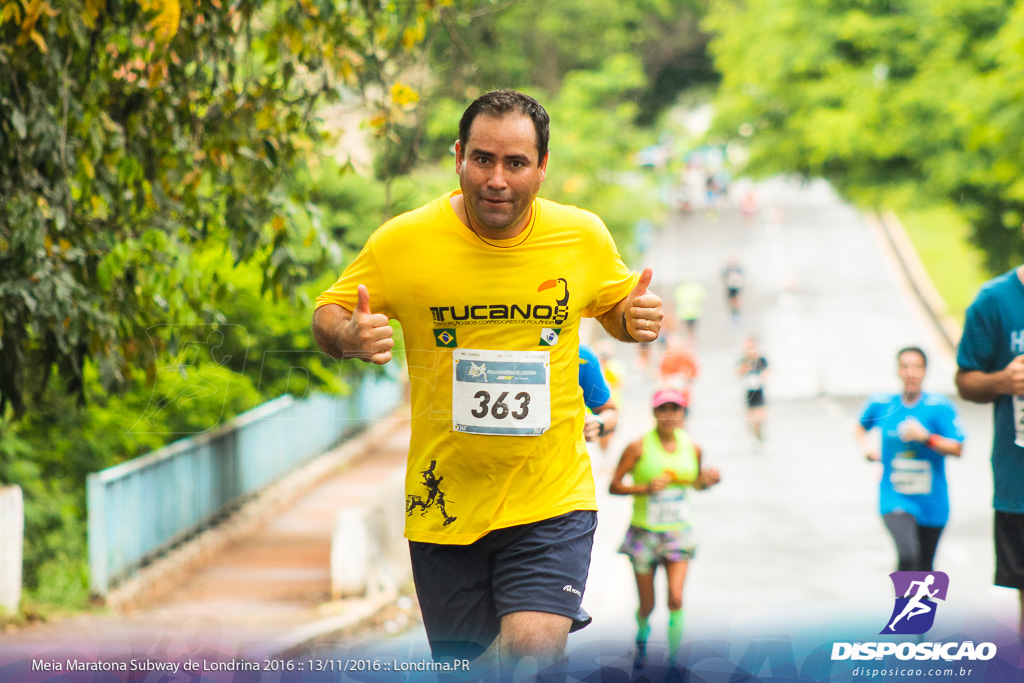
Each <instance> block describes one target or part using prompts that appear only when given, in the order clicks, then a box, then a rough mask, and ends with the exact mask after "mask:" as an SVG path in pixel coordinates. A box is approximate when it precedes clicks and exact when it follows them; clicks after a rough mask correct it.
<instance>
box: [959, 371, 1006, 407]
mask: <svg viewBox="0 0 1024 683" xmlns="http://www.w3.org/2000/svg"><path fill="white" fill-rule="evenodd" d="M1004 374H1005V373H1004V371H1002V370H1000V371H999V372H981V371H980V370H957V371H956V390H957V393H958V394H960V398H962V399H964V400H967V401H971V402H973V403H992V402H993V401H995V400H996V399H997V398H999V397H1000V396H1002V395H1003V394H1005V393H1007V392H1006V391H1004V389H1003V387H1004V385H1005V381H1004V380H1005V378H1004V377H1003V375H1004Z"/></svg>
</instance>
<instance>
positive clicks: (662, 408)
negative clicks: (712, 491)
mask: <svg viewBox="0 0 1024 683" xmlns="http://www.w3.org/2000/svg"><path fill="white" fill-rule="evenodd" d="M685 400H686V399H685V398H684V397H683V395H682V394H681V393H679V392H678V391H676V390H674V389H662V390H661V391H658V392H657V393H655V394H654V399H653V401H652V404H653V408H654V418H655V420H657V426H656V427H655V428H654V429H653V430H651V431H650V432H648V433H647V434H645V435H644V436H643V437H642V438H640V439H637V440H636V441H634V442H632V443H631V444H629V445H628V446H627V447H626V450H624V451H623V452H622V457H621V458H620V459H619V464H618V467H616V468H615V474H614V475H612V481H611V485H610V486H609V488H608V490H609V492H611V493H613V494H617V495H623V496H633V518H632V520H631V521H630V526H629V529H628V530H627V531H626V538H625V540H624V541H623V542H622V546H621V547H620V548H619V552H621V553H624V554H625V555H628V556H629V559H630V562H632V564H633V572H634V574H635V575H636V587H637V592H638V593H639V597H640V607H639V609H638V610H637V614H636V618H637V624H638V627H639V628H638V631H637V637H636V658H635V660H634V666H636V667H637V668H639V667H641V666H643V663H644V660H645V658H646V651H647V636H648V635H649V633H650V630H651V628H650V624H649V623H648V619H649V618H650V616H651V612H653V611H654V573H655V570H656V569H657V568H658V565H663V566H664V567H665V572H666V573H667V575H668V609H669V629H668V635H669V653H670V654H674V653H675V651H676V649H677V648H678V647H679V644H680V642H682V637H683V583H684V582H685V580H686V568H687V565H688V562H689V561H690V559H691V558H693V556H694V554H695V551H696V546H695V545H694V542H693V538H692V531H691V527H690V518H689V513H688V510H687V506H686V495H687V492H688V491H689V490H690V489H691V488H693V489H697V490H702V489H706V488H708V487H709V486H713V485H715V484H717V483H718V481H719V480H720V478H721V477H720V475H719V472H718V470H717V469H715V468H713V467H712V468H708V469H703V468H701V450H700V446H698V445H696V444H695V443H693V440H692V439H690V436H689V434H687V433H686V432H685V431H683V405H684V404H685ZM627 474H629V475H631V479H632V483H630V484H627V483H625V482H624V481H623V480H624V479H625V477H626V475H627Z"/></svg>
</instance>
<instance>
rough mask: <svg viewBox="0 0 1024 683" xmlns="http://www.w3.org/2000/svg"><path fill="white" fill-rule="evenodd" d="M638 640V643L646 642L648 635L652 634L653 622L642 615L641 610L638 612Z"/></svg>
mask: <svg viewBox="0 0 1024 683" xmlns="http://www.w3.org/2000/svg"><path fill="white" fill-rule="evenodd" d="M636 626H637V629H636V640H637V642H638V643H646V642H647V636H649V635H651V623H650V621H648V619H647V617H644V616H641V615H640V613H639V612H637V613H636Z"/></svg>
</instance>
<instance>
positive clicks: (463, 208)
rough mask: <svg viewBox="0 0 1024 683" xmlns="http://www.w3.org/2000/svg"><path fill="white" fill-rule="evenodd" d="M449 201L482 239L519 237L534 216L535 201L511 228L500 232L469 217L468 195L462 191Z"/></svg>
mask: <svg viewBox="0 0 1024 683" xmlns="http://www.w3.org/2000/svg"><path fill="white" fill-rule="evenodd" d="M448 202H449V203H450V204H451V205H452V209H453V210H454V211H455V215H456V216H458V218H459V220H460V221H461V222H462V224H463V225H465V226H466V227H467V228H469V229H470V230H472V231H473V232H474V233H476V235H477V237H479V238H480V239H482V240H491V241H498V240H510V239H515V238H516V237H519V235H521V234H523V231H524V230H526V226H528V225H529V224H530V219H531V218H533V203H532V202H531V203H530V209H529V211H527V212H526V215H525V216H523V217H522V219H520V221H519V222H518V223H517V224H516V225H515V226H514V227H511V228H507V229H506V230H502V231H501V232H500V233H499V232H497V231H494V230H491V229H490V228H488V227H486V226H484V225H482V224H481V223H480V221H478V220H473V219H471V218H470V217H469V207H468V206H467V205H466V196H465V195H464V194H462V193H461V192H460V193H458V194H453V195H452V196H451V197H450V198H449V199H448Z"/></svg>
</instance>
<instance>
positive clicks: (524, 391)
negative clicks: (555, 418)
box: [452, 349, 551, 436]
mask: <svg viewBox="0 0 1024 683" xmlns="http://www.w3.org/2000/svg"><path fill="white" fill-rule="evenodd" d="M550 427H551V358H550V355H549V354H548V352H547V351H485V350H477V349H455V350H454V351H453V352H452V429H454V430H455V431H456V432H462V433H465V434H491V435H496V436H540V435H541V434H543V433H544V432H546V431H547V430H548V429H549V428H550Z"/></svg>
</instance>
